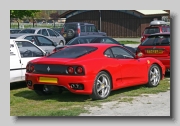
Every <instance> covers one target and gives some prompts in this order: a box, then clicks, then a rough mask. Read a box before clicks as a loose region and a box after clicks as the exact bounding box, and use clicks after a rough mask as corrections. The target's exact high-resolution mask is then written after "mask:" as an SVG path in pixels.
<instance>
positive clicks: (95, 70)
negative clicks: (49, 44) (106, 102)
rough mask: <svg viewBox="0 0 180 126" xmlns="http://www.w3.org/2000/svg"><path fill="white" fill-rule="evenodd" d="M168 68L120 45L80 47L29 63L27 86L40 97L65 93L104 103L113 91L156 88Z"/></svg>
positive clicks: (155, 60) (71, 47) (62, 50)
mask: <svg viewBox="0 0 180 126" xmlns="http://www.w3.org/2000/svg"><path fill="white" fill-rule="evenodd" d="M164 74H165V67H164V65H163V64H162V63H161V62H160V61H159V60H157V59H155V58H150V57H149V58H139V57H138V56H135V55H134V54H133V53H132V52H130V51H129V50H128V49H126V48H124V47H123V46H121V45H117V44H100V43H97V44H95V43H94V44H79V45H72V46H69V47H65V48H63V49H61V50H60V51H57V52H55V53H52V54H50V55H49V56H45V57H42V58H39V59H35V60H32V61H30V62H29V63H28V64H27V67H26V83H27V86H28V88H29V89H32V90H34V91H35V92H36V93H37V94H39V95H47V94H52V93H53V92H56V91H58V92H62V89H63V88H65V89H68V90H69V91H70V92H72V93H77V94H87V95H90V96H91V97H92V99H96V100H100V99H105V98H107V97H108V96H109V95H110V92H111V91H112V90H116V89H120V88H124V87H130V86H136V85H143V84H146V85H147V86H151V87H156V86H157V85H158V84H159V82H160V80H161V79H163V78H164Z"/></svg>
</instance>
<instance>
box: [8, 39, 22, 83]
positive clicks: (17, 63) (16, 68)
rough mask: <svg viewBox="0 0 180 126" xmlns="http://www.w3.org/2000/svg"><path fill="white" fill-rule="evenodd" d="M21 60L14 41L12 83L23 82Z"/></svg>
mask: <svg viewBox="0 0 180 126" xmlns="http://www.w3.org/2000/svg"><path fill="white" fill-rule="evenodd" d="M21 71H22V69H21V58H20V55H19V52H18V48H17V46H16V43H14V40H10V83H11V82H16V81H21V80H22V75H21Z"/></svg>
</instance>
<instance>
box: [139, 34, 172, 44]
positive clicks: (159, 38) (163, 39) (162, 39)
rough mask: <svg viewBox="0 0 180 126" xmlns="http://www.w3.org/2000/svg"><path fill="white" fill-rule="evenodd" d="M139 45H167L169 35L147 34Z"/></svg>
mask: <svg viewBox="0 0 180 126" xmlns="http://www.w3.org/2000/svg"><path fill="white" fill-rule="evenodd" d="M141 45H142V46H169V45H170V35H153V36H149V37H148V38H147V39H146V40H145V41H144V42H143V43H142V44H141Z"/></svg>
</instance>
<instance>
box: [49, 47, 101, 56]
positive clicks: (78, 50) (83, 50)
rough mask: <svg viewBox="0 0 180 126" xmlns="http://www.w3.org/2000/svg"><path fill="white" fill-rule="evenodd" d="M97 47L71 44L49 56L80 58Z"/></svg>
mask: <svg viewBox="0 0 180 126" xmlns="http://www.w3.org/2000/svg"><path fill="white" fill-rule="evenodd" d="M96 49H97V48H96V47H92V46H73V47H72V46H71V47H67V48H63V49H62V50H60V51H58V52H56V53H53V54H51V55H49V56H47V57H49V58H78V57H81V56H84V55H86V54H89V53H91V52H93V51H95V50H96Z"/></svg>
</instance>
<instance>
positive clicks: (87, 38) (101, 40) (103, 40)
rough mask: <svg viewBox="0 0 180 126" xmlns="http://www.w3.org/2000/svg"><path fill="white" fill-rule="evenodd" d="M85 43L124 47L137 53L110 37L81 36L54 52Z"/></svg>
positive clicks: (134, 50) (56, 48) (58, 47)
mask: <svg viewBox="0 0 180 126" xmlns="http://www.w3.org/2000/svg"><path fill="white" fill-rule="evenodd" d="M84 43H109V44H110V43H111V44H118V45H123V46H124V47H125V48H127V49H129V50H130V51H132V52H133V53H134V54H135V53H136V49H135V48H133V47H130V46H125V45H124V44H120V43H119V42H118V41H116V40H114V39H113V38H111V37H108V36H95V35H94V36H79V37H75V38H73V39H71V40H70V41H69V42H68V43H67V44H66V45H64V46H60V45H58V46H56V47H55V49H54V50H53V51H57V50H59V49H61V48H63V47H65V46H70V45H75V44H84Z"/></svg>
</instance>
